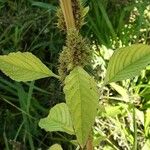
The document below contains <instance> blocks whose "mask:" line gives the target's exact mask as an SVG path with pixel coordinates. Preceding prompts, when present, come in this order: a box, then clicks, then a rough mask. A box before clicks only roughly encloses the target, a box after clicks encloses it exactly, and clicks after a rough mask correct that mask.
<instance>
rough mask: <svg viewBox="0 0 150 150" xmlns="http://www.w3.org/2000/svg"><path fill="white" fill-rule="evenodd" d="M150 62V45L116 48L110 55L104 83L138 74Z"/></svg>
mask: <svg viewBox="0 0 150 150" xmlns="http://www.w3.org/2000/svg"><path fill="white" fill-rule="evenodd" d="M149 63H150V46H148V45H144V44H134V45H131V46H127V47H124V48H120V49H118V50H116V51H115V52H114V54H113V56H112V57H111V59H110V61H109V64H108V69H107V73H106V77H105V81H104V83H105V84H107V83H110V82H116V81H121V80H125V79H130V78H133V77H135V76H137V75H139V73H140V71H141V70H143V69H144V68H145V67H146V66H147V65H148V64H149Z"/></svg>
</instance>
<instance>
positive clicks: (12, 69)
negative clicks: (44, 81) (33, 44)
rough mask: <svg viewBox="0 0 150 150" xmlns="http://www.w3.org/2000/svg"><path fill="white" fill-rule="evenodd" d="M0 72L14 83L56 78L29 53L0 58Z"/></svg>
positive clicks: (12, 54) (11, 54) (18, 53)
mask: <svg viewBox="0 0 150 150" xmlns="http://www.w3.org/2000/svg"><path fill="white" fill-rule="evenodd" d="M0 70H1V71H2V72H3V73H5V74H6V75H7V76H9V77H10V78H11V79H13V80H16V81H24V82H25V81H33V80H37V79H40V78H45V77H50V76H53V77H57V78H58V76H57V75H55V74H54V73H53V72H52V71H51V70H49V69H48V68H47V67H46V66H45V65H44V64H43V63H42V62H41V61H40V59H38V58H37V57H36V56H34V55H33V54H31V53H29V52H24V53H21V52H17V53H10V54H9V55H3V56H0Z"/></svg>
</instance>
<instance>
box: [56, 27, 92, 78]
mask: <svg viewBox="0 0 150 150" xmlns="http://www.w3.org/2000/svg"><path fill="white" fill-rule="evenodd" d="M91 56H92V51H91V48H90V44H88V41H87V40H86V39H85V38H83V37H82V36H81V35H80V34H79V32H78V31H77V30H70V31H69V32H68V34H67V40H66V46H64V47H63V51H62V53H60V57H59V75H60V76H61V78H62V80H64V78H65V77H66V75H68V74H69V72H70V71H71V70H72V69H73V68H74V67H76V66H82V67H84V66H85V65H87V64H88V63H89V62H90V60H91Z"/></svg>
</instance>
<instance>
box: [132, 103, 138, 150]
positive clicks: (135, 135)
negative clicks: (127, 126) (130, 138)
mask: <svg viewBox="0 0 150 150" xmlns="http://www.w3.org/2000/svg"><path fill="white" fill-rule="evenodd" d="M133 127H134V145H133V150H137V123H136V112H135V107H134V105H133Z"/></svg>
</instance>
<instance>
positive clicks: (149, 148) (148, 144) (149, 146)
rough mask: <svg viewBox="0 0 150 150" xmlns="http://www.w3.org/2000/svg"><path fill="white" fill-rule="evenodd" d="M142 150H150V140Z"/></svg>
mask: <svg viewBox="0 0 150 150" xmlns="http://www.w3.org/2000/svg"><path fill="white" fill-rule="evenodd" d="M142 150H150V140H149V139H148V140H147V141H146V142H145V144H144V146H143V148H142Z"/></svg>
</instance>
